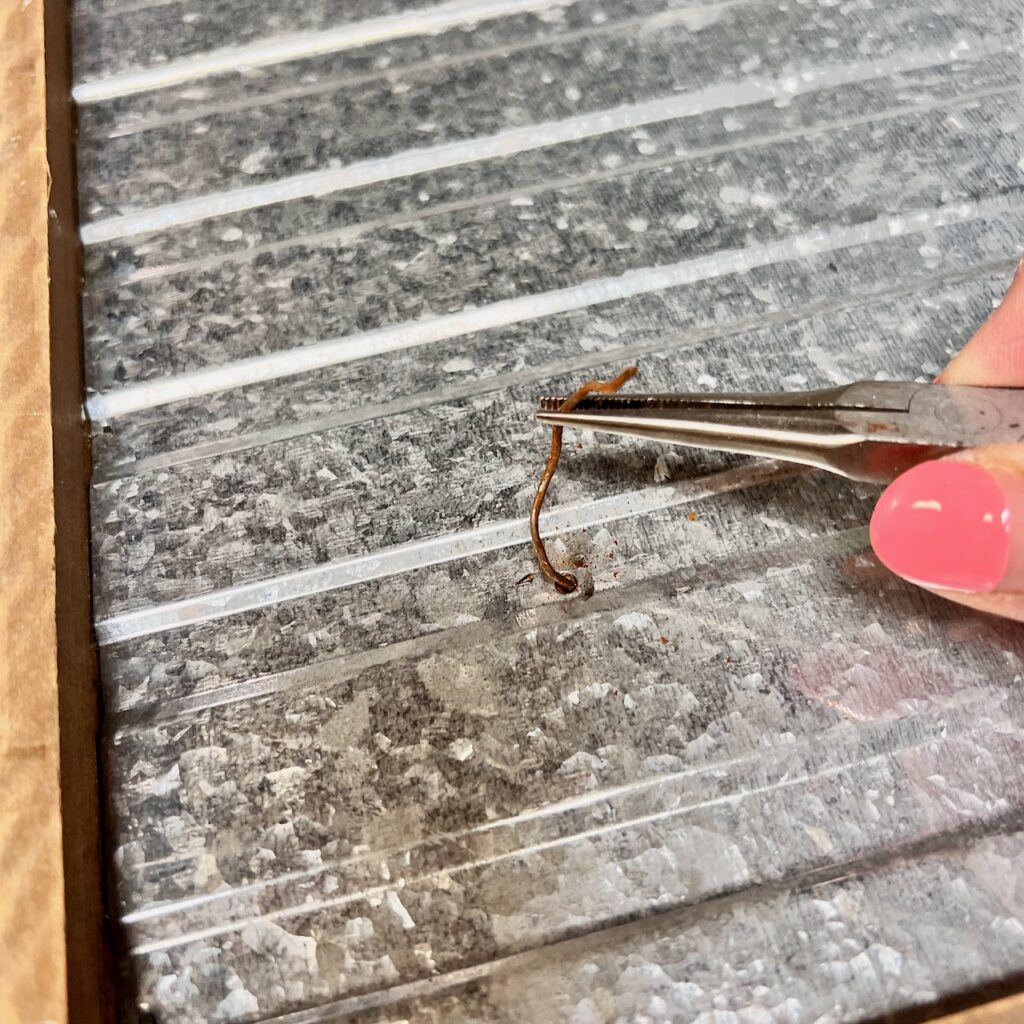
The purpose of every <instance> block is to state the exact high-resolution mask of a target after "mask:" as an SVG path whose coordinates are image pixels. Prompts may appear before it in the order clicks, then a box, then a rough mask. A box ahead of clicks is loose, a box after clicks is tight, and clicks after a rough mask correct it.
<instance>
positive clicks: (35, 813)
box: [0, 0, 67, 1021]
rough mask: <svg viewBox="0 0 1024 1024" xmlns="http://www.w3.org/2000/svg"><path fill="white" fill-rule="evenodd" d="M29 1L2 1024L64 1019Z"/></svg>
mask: <svg viewBox="0 0 1024 1024" xmlns="http://www.w3.org/2000/svg"><path fill="white" fill-rule="evenodd" d="M43 33H44V27H43V5H42V3H41V2H40V0H29V2H27V3H19V4H15V3H6V4H4V5H3V11H2V14H0V39H2V40H3V43H2V47H0V93H2V94H3V96H4V103H3V104H0V152H2V154H3V161H2V167H3V170H2V181H3V187H2V188H0V237H3V239H4V247H5V250H6V256H5V259H4V261H3V264H2V266H0V337H2V338H3V339H4V343H3V345H2V346H0V379H2V380H3V382H4V392H5V401H4V405H3V409H2V411H0V474H2V486H0V550H2V551H3V552H4V553H5V559H4V563H3V566H2V567H0V582H2V588H3V598H2V600H0V637H2V638H3V647H4V654H3V657H2V659H0V772H2V775H3V780H4V784H3V788H2V790H0V876H2V878H3V888H4V899H3V901H2V902H0V949H2V950H3V956H2V957H0V1019H2V1020H5V1021H29V1020H55V1021H59V1020H65V1019H67V988H66V985H65V983H64V978H65V975H66V959H65V956H66V954H65V946H64V869H63V863H62V836H61V815H60V745H59V733H58V711H57V656H56V650H57V623H56V575H55V571H54V561H55V551H54V533H55V530H54V517H53V448H52V441H51V426H50V352H49V338H50V329H49V328H50V324H49V287H48V273H47V266H48V253H47V223H46V222H47V195H48V191H49V182H48V168H47V162H46V109H45V104H46V84H45V68H44V47H43Z"/></svg>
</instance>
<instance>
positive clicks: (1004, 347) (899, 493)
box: [871, 267, 1024, 621]
mask: <svg viewBox="0 0 1024 1024" xmlns="http://www.w3.org/2000/svg"><path fill="white" fill-rule="evenodd" d="M940 380H941V381H942V383H944V384H975V385H989V386H1002V387H1021V386H1024V270H1022V268H1021V267H1018V268H1017V273H1016V275H1015V277H1014V279H1013V283H1012V284H1011V285H1010V289H1009V291H1008V292H1007V293H1006V297H1005V298H1004V299H1003V301H1002V303H1000V305H999V307H998V308H997V309H996V310H995V311H994V312H993V313H992V315H991V316H990V317H989V318H988V320H986V321H985V323H984V324H983V325H982V326H981V328H980V329H979V330H978V332H977V333H976V334H975V335H974V337H973V338H972V339H971V340H970V342H969V343H968V344H967V346H966V347H965V348H964V350H963V351H962V352H961V353H960V354H959V355H958V356H957V357H956V358H955V359H954V360H953V361H952V362H951V363H950V364H949V366H947V367H946V369H945V371H944V372H943V373H942V376H941V378H940ZM871 546H872V547H873V548H874V549H875V554H876V555H878V557H879V559H881V561H882V562H883V563H884V564H885V565H886V566H887V567H888V568H889V569H891V570H892V571H893V572H895V573H896V574H897V575H898V576H902V577H903V578H904V579H906V580H909V581H910V582H912V583H917V584H918V585H920V586H922V587H926V588H927V589H929V590H934V591H937V592H939V593H941V594H943V596H945V597H949V598H951V599H953V600H955V601H959V602H961V603H962V604H967V605H970V606H971V607H973V608H978V609H981V610H982V611H989V612H993V613H994V614H997V615H1005V616H1007V617H1009V618H1014V619H1019V620H1021V621H1024V445H1022V444H1016V445H991V446H989V447H985V448H973V449H970V450H967V451H962V452H957V453H956V454H955V455H950V456H947V457H946V458H944V459H938V460H936V461H934V462H925V463H922V464H921V465H920V466H916V467H914V468H913V469H911V470H909V471H908V472H906V473H904V474H903V475H902V476H900V477H899V478H898V479H897V480H896V481H895V482H894V483H892V484H890V486H889V487H888V488H887V489H886V491H885V492H884V493H883V494H882V496H881V498H879V500H878V504H877V505H876V506H875V511H874V514H873V515H872V517H871Z"/></svg>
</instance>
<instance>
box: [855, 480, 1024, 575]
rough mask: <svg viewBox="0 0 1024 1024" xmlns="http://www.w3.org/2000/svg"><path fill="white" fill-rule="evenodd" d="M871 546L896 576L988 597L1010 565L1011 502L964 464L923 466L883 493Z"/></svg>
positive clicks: (996, 485)
mask: <svg viewBox="0 0 1024 1024" xmlns="http://www.w3.org/2000/svg"><path fill="white" fill-rule="evenodd" d="M871 546H872V547H873V548H874V549H875V554H876V555H878V557H879V558H880V559H881V560H882V561H883V562H884V563H885V564H886V565H887V566H888V567H889V568H890V569H891V570H892V571H893V572H894V573H896V574H897V575H898V576H902V577H903V578H904V579H907V580H910V581H911V582H912V583H918V584H921V585H922V586H925V587H936V588H939V589H943V590H963V591H968V592H972V593H988V592H989V591H991V590H995V589H996V587H998V586H999V583H1000V581H1001V580H1002V579H1003V577H1004V576H1005V575H1006V568H1007V565H1008V564H1009V560H1010V502H1009V500H1008V497H1007V495H1006V492H1005V491H1004V490H1003V488H1002V487H1001V486H1000V485H999V483H998V481H997V480H996V479H995V477H993V476H992V475H991V474H990V473H987V472H986V471H985V470H984V469H981V468H980V467H979V466H975V465H972V464H971V463H967V462H946V461H937V462H925V463H922V464H921V465H920V466H915V467H914V468H913V469H911V470H910V471H908V472H906V473H904V474H903V475H902V476H901V477H899V478H898V479H897V480H895V481H894V482H893V483H892V484H890V485H889V487H888V488H886V491H885V493H884V494H883V495H882V496H881V498H879V499H878V504H877V505H876V506H875V511H874V514H873V515H872V517H871Z"/></svg>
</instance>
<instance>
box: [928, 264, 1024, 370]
mask: <svg viewBox="0 0 1024 1024" xmlns="http://www.w3.org/2000/svg"><path fill="white" fill-rule="evenodd" d="M939 379H940V380H941V381H942V383H943V384H976V385H982V386H987V387H1004V388H1013V387H1024V263H1021V264H1019V265H1018V267H1017V272H1016V274H1015V275H1014V278H1013V281H1012V282H1011V284H1010V288H1009V291H1007V293H1006V295H1005V297H1004V298H1003V301H1002V302H1001V303H1000V304H999V306H998V307H997V308H996V309H995V310H994V311H993V313H992V315H991V316H990V317H989V318H988V319H987V320H986V321H985V323H983V324H982V325H981V327H980V328H979V329H978V332H977V333H976V334H975V335H974V337H973V338H971V340H970V341H969V342H968V343H967V345H966V347H965V348H964V349H963V351H962V352H960V354H959V355H957V356H956V357H954V359H953V361H952V362H951V363H950V364H949V365H948V366H947V367H946V369H945V370H943V371H942V374H941V376H940V377H939Z"/></svg>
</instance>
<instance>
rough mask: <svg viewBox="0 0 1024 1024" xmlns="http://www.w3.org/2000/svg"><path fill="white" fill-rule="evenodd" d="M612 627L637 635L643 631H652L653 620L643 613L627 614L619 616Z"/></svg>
mask: <svg viewBox="0 0 1024 1024" xmlns="http://www.w3.org/2000/svg"><path fill="white" fill-rule="evenodd" d="M612 625H613V626H618V627H619V629H622V630H625V631H626V632H627V633H628V632H637V633H639V632H641V631H643V630H645V629H654V619H652V618H651V617H650V615H645V614H644V613H643V612H627V613H626V614H625V615H620V616H619V617H618V618H617V619H616V620H615V621H614V622H613V623H612Z"/></svg>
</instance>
